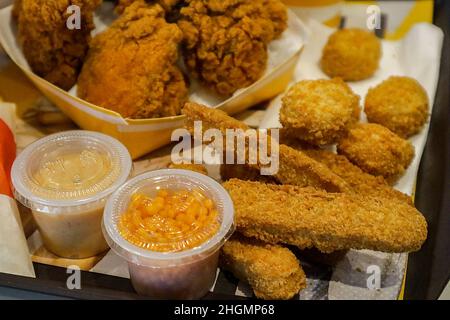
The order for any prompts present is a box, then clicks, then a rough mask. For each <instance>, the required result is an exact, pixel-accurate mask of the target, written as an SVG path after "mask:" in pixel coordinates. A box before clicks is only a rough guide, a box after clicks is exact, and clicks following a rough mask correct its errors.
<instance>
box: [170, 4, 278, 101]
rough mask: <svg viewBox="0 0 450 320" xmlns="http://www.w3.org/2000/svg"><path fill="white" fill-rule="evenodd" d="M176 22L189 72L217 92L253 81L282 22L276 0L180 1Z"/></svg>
mask: <svg viewBox="0 0 450 320" xmlns="http://www.w3.org/2000/svg"><path fill="white" fill-rule="evenodd" d="M185 2H186V3H187V4H188V5H187V6H186V7H183V8H182V9H181V11H180V13H181V18H180V20H179V21H178V25H179V26H180V28H181V30H182V31H183V33H184V42H183V44H184V54H185V62H186V66H187V68H188V69H189V71H190V72H191V73H192V74H193V75H194V76H196V77H197V78H199V79H200V80H201V81H202V82H203V83H204V84H205V85H206V86H208V87H210V88H212V89H214V90H215V91H216V92H217V93H219V94H220V95H223V96H230V95H232V94H233V93H234V92H235V91H236V90H237V89H241V88H245V87H248V86H249V85H251V84H252V83H254V82H255V81H256V80H258V79H259V78H260V77H261V76H262V75H263V73H264V71H265V69H266V65H267V59H268V53H267V45H268V44H269V43H270V42H271V41H272V40H274V39H275V38H277V37H279V36H280V34H281V33H282V32H283V31H284V29H286V26H287V11H286V7H285V6H284V5H283V4H282V3H281V1H280V0H186V1H185Z"/></svg>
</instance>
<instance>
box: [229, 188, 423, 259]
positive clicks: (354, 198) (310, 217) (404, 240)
mask: <svg viewBox="0 0 450 320" xmlns="http://www.w3.org/2000/svg"><path fill="white" fill-rule="evenodd" d="M223 186H224V188H225V189H226V190H227V191H228V193H229V194H230V196H231V198H232V200H233V203H234V207H235V221H236V226H237V230H238V231H239V232H240V233H242V234H243V235H245V236H247V237H254V238H257V239H259V240H262V241H265V242H269V243H285V244H290V245H294V246H298V247H299V248H302V249H305V248H312V247H315V248H317V249H319V250H320V251H321V252H324V253H331V252H334V251H339V250H347V249H369V250H376V251H384V252H412V251H417V250H419V249H420V247H421V246H422V244H423V243H424V241H425V239H426V237H427V223H426V220H425V218H424V217H423V216H422V214H421V213H420V212H419V211H417V210H416V209H415V208H414V207H412V206H410V205H408V204H407V203H405V202H404V201H399V200H397V199H386V198H378V197H368V196H360V195H356V194H350V193H327V192H325V191H322V190H317V189H314V188H310V187H309V188H302V187H297V186H290V185H273V184H264V183H259V182H251V181H242V180H237V179H232V180H230V181H227V182H225V183H223ZM262 199H264V201H262Z"/></svg>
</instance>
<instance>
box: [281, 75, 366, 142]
mask: <svg viewBox="0 0 450 320" xmlns="http://www.w3.org/2000/svg"><path fill="white" fill-rule="evenodd" d="M359 116H360V108H359V96H357V95H356V94H355V93H353V91H352V90H351V89H350V87H349V86H348V85H347V84H346V83H345V82H344V81H342V80H341V79H339V78H336V79H331V80H328V79H320V80H304V81H300V82H298V83H296V84H295V85H293V86H292V87H291V88H290V89H289V90H288V92H287V93H286V94H285V95H284V97H283V103H282V107H281V110H280V122H281V123H282V124H283V127H284V128H285V130H286V132H287V133H288V134H289V135H291V136H294V137H296V138H297V139H300V140H303V141H306V142H307V143H310V144H313V145H318V146H321V145H327V144H332V143H335V142H337V141H338V140H339V139H340V138H342V137H343V136H344V135H345V133H346V132H347V130H348V129H349V127H350V126H351V125H352V124H354V123H355V122H357V121H358V120H359Z"/></svg>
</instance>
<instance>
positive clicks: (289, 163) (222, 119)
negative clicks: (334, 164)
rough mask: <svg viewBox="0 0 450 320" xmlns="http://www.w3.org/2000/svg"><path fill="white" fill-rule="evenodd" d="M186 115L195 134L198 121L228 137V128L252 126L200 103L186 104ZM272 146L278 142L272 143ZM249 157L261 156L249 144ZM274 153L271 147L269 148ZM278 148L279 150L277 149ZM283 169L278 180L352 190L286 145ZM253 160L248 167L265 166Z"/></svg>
mask: <svg viewBox="0 0 450 320" xmlns="http://www.w3.org/2000/svg"><path fill="white" fill-rule="evenodd" d="M183 114H184V115H186V116H187V121H186V126H187V128H188V129H190V130H191V131H193V124H194V121H201V122H202V126H203V130H207V129H210V128H215V129H219V130H220V131H221V132H222V135H223V136H224V137H225V134H226V129H240V130H242V131H244V132H245V131H246V130H248V129H249V127H248V126H247V125H246V124H244V123H243V122H241V121H238V120H236V119H234V118H232V117H230V116H228V115H227V114H226V113H225V112H223V111H221V110H217V109H212V108H208V107H205V106H202V105H199V104H196V103H186V104H185V106H184V108H183ZM268 143H276V141H272V142H271V140H268ZM245 147H246V151H245V152H246V154H247V155H248V154H249V152H253V153H257V152H258V150H253V149H251V147H250V146H249V143H248V140H247V141H246V146H245ZM267 149H268V150H271V145H269V146H268V148H267ZM275 149H276V148H275ZM278 156H279V157H278V159H279V170H278V172H277V173H276V174H275V175H274V178H275V179H276V180H277V181H279V182H281V183H287V184H294V185H301V186H314V187H317V188H320V189H325V190H327V191H330V192H343V191H348V190H349V186H348V185H347V183H346V182H345V181H344V180H342V179H341V178H339V177H338V176H337V175H335V174H334V173H332V172H331V171H330V170H329V169H328V168H327V167H325V166H324V165H322V164H320V163H318V162H317V161H315V160H313V159H311V158H310V157H308V156H306V155H305V154H304V153H302V152H300V151H297V150H294V149H292V148H290V147H288V146H286V145H283V144H281V145H279V146H278ZM248 160H249V157H246V164H247V165H249V166H250V167H251V168H254V169H258V170H259V169H261V168H262V167H264V166H263V165H261V163H259V162H258V163H256V164H253V163H249V161H248Z"/></svg>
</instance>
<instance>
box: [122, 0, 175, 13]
mask: <svg viewBox="0 0 450 320" xmlns="http://www.w3.org/2000/svg"><path fill="white" fill-rule="evenodd" d="M136 1H141V0H118V2H117V5H116V8H115V11H116V12H117V13H118V14H122V13H123V12H124V11H125V8H126V7H129V6H130V5H131V4H132V3H133V2H136ZM146 2H147V3H150V4H154V3H157V4H159V5H160V6H161V7H163V9H164V10H165V11H166V12H169V11H171V10H172V9H173V8H174V7H175V6H176V5H177V4H178V3H179V2H180V0H146Z"/></svg>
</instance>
